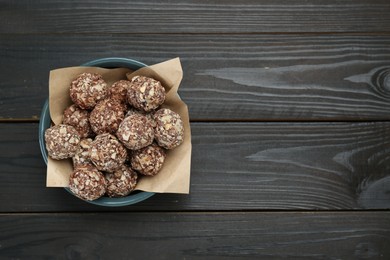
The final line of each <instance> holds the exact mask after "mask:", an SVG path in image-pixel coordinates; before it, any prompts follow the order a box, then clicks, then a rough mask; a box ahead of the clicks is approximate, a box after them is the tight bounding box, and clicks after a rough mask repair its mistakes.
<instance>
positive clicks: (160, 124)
mask: <svg viewBox="0 0 390 260" xmlns="http://www.w3.org/2000/svg"><path fill="white" fill-rule="evenodd" d="M153 118H154V121H155V122H156V126H155V128H154V135H155V139H156V141H157V143H158V145H160V146H162V147H164V148H166V149H173V148H175V147H177V146H179V145H180V144H181V143H182V142H183V138H184V126H183V122H182V120H181V118H180V115H179V114H177V113H176V112H173V111H172V110H170V109H168V108H162V109H160V110H158V111H156V112H155V113H154V115H153Z"/></svg>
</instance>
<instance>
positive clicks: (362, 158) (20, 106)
mask: <svg viewBox="0 0 390 260" xmlns="http://www.w3.org/2000/svg"><path fill="white" fill-rule="evenodd" d="M389 13H390V3H389V2H388V1H387V0H375V1H366V0H346V1H333V0H332V1H315V0H309V1H306V0H295V1H285V0H277V1H268V0H261V1H252V0H247V1H230V0H224V1H163V2H162V1H136V2H134V1H114V2H113V1H95V0H90V1H83V2H69V1H63V0H57V1H46V0H45V1H43V0H42V1H25V0H22V1H0V73H1V80H0V191H1V192H0V258H1V259H3V258H5V259H7V258H11V259H37V258H39V259H40V258H60V259H61V258H64V259H99V258H110V259H129V258H131V257H133V258H137V259H195V258H197V259H199V258H202V259H204V258H206V259H225V258H228V259H231V258H250V259H259V258H261V259H280V258H292V259H388V258H390V252H389V249H388V244H389V243H390V229H389V228H390V226H389V223H390V222H389V208H390V197H389V194H390V177H389V176H390V175H389V167H390V164H389V158H390V156H389V152H390V148H389V147H390V137H389V133H390V121H389V115H390V113H389V112H390V106H389V104H390V102H389V101H390V16H389ZM113 56H117V57H127V58H133V59H137V60H140V61H143V62H145V63H147V64H154V63H158V62H161V61H164V60H167V59H170V58H174V57H180V58H181V61H182V65H183V70H184V79H183V82H182V85H181V88H180V96H181V97H182V99H183V100H184V101H185V102H186V103H187V104H188V106H189V109H190V117H191V121H192V123H191V127H192V137H193V157H192V169H191V193H190V194H189V195H177V194H157V195H155V196H153V197H152V198H150V199H148V200H147V201H145V202H142V203H139V204H137V205H133V206H128V207H122V208H103V207H98V206H92V205H89V204H87V203H85V202H83V201H81V200H79V199H77V198H75V197H73V196H72V195H70V194H69V193H67V192H66V191H65V190H63V189H56V188H45V171H46V167H45V164H44V162H43V160H42V159H41V155H40V151H39V146H38V120H39V115H40V111H41V107H42V105H43V102H44V100H45V99H46V97H47V95H48V90H47V82H48V74H49V71H50V70H51V69H55V68H59V67H67V66H76V65H79V64H82V63H84V62H86V61H89V60H93V59H97V58H103V57H113Z"/></svg>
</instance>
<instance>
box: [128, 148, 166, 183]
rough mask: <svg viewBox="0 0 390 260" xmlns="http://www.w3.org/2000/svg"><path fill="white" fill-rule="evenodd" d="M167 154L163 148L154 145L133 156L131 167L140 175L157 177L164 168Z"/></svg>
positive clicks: (140, 150)
mask: <svg viewBox="0 0 390 260" xmlns="http://www.w3.org/2000/svg"><path fill="white" fill-rule="evenodd" d="M165 157H166V153H165V151H164V149H163V148H161V147H160V146H158V145H157V144H155V143H153V144H151V145H149V146H147V147H144V148H142V149H139V150H136V151H133V153H132V154H131V160H130V162H131V167H132V168H133V169H134V170H136V171H137V172H139V173H140V174H143V175H147V176H154V175H156V174H157V173H158V172H159V171H160V170H161V168H162V166H163V164H164V160H165Z"/></svg>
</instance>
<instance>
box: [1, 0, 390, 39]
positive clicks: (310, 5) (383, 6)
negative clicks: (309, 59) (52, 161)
mask: <svg viewBox="0 0 390 260" xmlns="http://www.w3.org/2000/svg"><path fill="white" fill-rule="evenodd" d="M0 10H1V12H0V33H72V34H73V33H91V32H93V33H96V32H97V33H264V32H272V33H286V32H288V33H291V32H376V33H382V32H388V31H389V30H390V17H389V15H388V14H389V12H390V7H389V5H388V1H387V0H370V1H365V0H346V1H337V0H331V1H316V0H309V1H307V0H293V1H286V0H276V1H275V0H262V1H256V0H249V1H233V0H223V1H215V0H214V1H193V0H186V1H179V0H175V1H156V0H154V1H136V2H135V1H131V2H129V1H123V0H121V1H115V3H111V1H96V0H95V1H86V2H80V3H77V4H75V3H73V2H69V1H64V0H59V1H58V0H57V1H48V0H46V1H38V2H35V1H34V2H31V1H26V0H24V1H17V2H12V3H3V4H2V5H1V8H0Z"/></svg>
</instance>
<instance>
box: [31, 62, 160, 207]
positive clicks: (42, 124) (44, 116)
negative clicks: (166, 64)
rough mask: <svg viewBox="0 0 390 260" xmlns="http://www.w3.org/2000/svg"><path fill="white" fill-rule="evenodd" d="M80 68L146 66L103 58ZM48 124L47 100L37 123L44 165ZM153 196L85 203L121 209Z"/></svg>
mask: <svg viewBox="0 0 390 260" xmlns="http://www.w3.org/2000/svg"><path fill="white" fill-rule="evenodd" d="M81 66H87V67H102V68H129V69H131V70H137V69H140V68H142V67H145V66H146V65H145V64H144V63H142V62H139V61H136V60H131V59H125V58H103V59H98V60H93V61H89V62H87V63H84V64H82V65H81ZM50 123H51V120H50V111H49V100H46V102H45V104H44V105H43V108H42V112H41V117H40V121H39V145H40V148H41V153H42V157H43V160H44V161H45V163H46V164H47V151H46V145H45V130H46V129H47V128H49V127H50ZM65 189H66V190H67V191H68V192H69V193H71V194H72V195H73V193H72V192H71V191H70V190H69V189H68V188H65ZM153 195H154V193H153V192H145V191H135V192H133V193H131V194H130V195H128V196H126V197H123V198H109V197H102V198H100V199H97V200H94V201H86V202H88V203H91V204H95V205H99V206H106V207H121V206H127V205H132V204H135V203H138V202H141V201H143V200H146V199H147V198H150V197H151V196H153Z"/></svg>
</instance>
